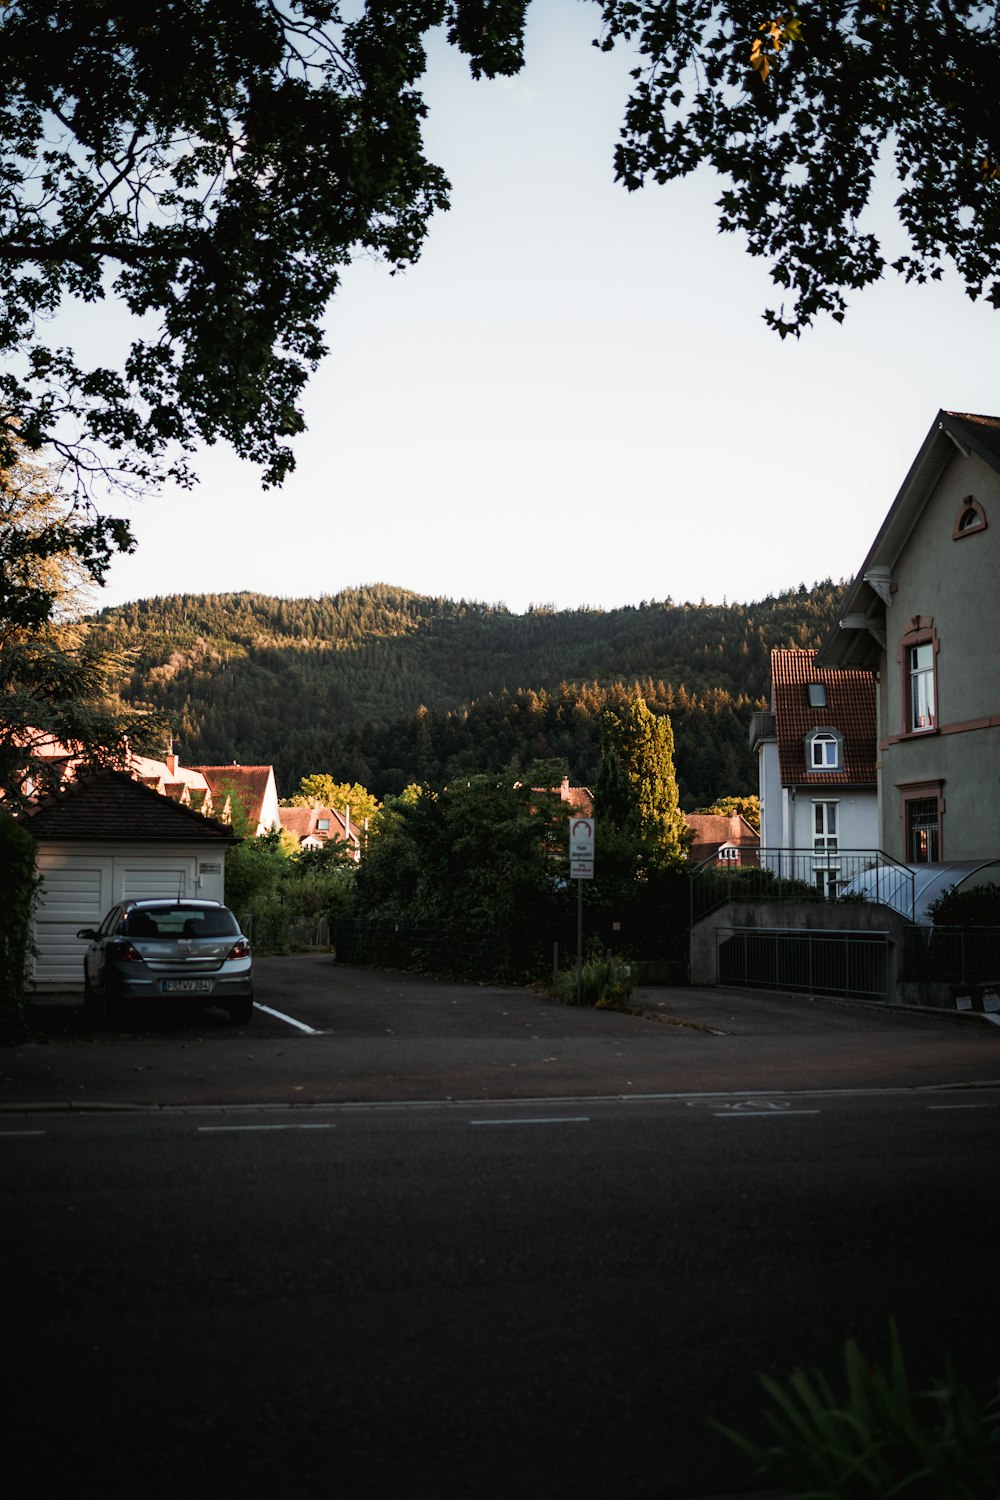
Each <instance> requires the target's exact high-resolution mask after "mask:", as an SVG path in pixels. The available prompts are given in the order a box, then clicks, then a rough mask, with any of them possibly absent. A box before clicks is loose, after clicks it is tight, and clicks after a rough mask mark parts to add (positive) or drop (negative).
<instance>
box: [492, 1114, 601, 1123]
mask: <svg viewBox="0 0 1000 1500" xmlns="http://www.w3.org/2000/svg"><path fill="white" fill-rule="evenodd" d="M589 1123H590V1116H589V1115H545V1116H539V1118H538V1119H537V1120H470V1121H469V1124H470V1125H588V1124H589Z"/></svg>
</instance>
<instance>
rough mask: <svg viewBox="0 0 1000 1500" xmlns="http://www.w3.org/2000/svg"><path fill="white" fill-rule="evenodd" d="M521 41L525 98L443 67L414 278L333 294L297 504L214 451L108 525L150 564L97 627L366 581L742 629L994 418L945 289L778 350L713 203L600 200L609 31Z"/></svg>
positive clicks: (710, 190) (979, 349)
mask: <svg viewBox="0 0 1000 1500" xmlns="http://www.w3.org/2000/svg"><path fill="white" fill-rule="evenodd" d="M529 16H530V24H529V31H528V39H527V66H526V68H525V71H524V73H523V74H522V75H521V76H520V77H518V78H517V79H514V80H504V81H502V82H492V83H486V82H481V83H474V82H472V81H471V79H469V78H468V72H467V68H465V66H464V64H463V62H462V59H461V58H460V57H459V55H458V54H457V53H455V52H453V51H452V50H451V49H448V48H446V47H444V46H443V45H436V46H434V47H433V49H432V57H431V69H430V74H429V78H428V81H427V89H426V96H427V99H428V103H429V106H430V118H429V121H428V124H427V130H426V140H427V146H428V152H429V155H430V156H431V159H432V160H434V161H436V162H437V163H438V164H439V165H441V166H442V167H443V168H444V170H445V172H446V173H447V175H448V176H449V178H450V179H451V182H452V186H453V193H452V207H451V211H450V212H449V213H447V214H442V215H440V216H438V218H437V219H436V220H435V221H434V223H433V224H432V227H431V232H430V237H429V241H428V244H427V248H426V250H425V251H424V254H423V256H422V258H421V260H420V261H419V263H418V264H417V265H416V266H415V267H414V268H413V269H411V270H409V271H407V272H406V273H404V274H401V275H397V276H390V274H389V273H388V271H387V270H386V269H385V267H383V266H376V265H372V264H367V263H365V264H359V265H356V266H354V267H352V268H351V269H350V271H349V272H348V274H347V276H346V277H345V284H344V286H343V288H342V290H341V292H340V293H339V294H338V296H337V298H336V299H335V301H334V303H333V304H332V306H331V309H330V313H329V318H328V326H329V343H330V351H331V352H330V354H329V356H328V358H327V360H326V362H325V364H324V365H323V366H322V368H321V369H320V370H319V372H318V373H317V374H316V375H315V376H314V377H313V380H312V382H311V384H310V386H309V388H308V392H307V397H306V419H307V423H308V429H309V430H308V432H307V433H306V434H305V435H304V437H303V438H301V439H299V440H298V441H297V443H296V447H295V451H296V455H297V461H298V465H297V469H296V472H295V474H294V475H293V476H292V477H291V479H289V480H288V481H287V482H286V484H285V486H284V487H283V489H282V490H280V491H263V490H262V489H261V487H260V484H259V482H258V479H257V476H256V471H255V470H254V469H252V468H251V467H250V466H248V465H243V464H241V463H239V462H238V461H237V460H236V459H235V458H233V457H232V455H231V454H230V453H228V452H227V451H226V450H223V449H216V450H211V451H209V452H207V453H206V454H205V455H204V456H203V457H202V459H201V461H200V464H199V469H200V473H201V484H200V485H199V487H198V488H197V489H196V490H195V491H194V492H193V493H191V494H185V493H183V492H179V491H176V490H172V489H167V490H163V491H161V492H160V493H159V494H158V495H156V496H153V497H151V498H148V499H146V500H144V501H142V502H141V503H138V504H126V503H124V502H119V503H117V504H116V505H115V507H114V508H115V509H116V510H117V511H118V512H120V513H127V514H128V515H129V516H130V518H131V520H132V523H133V529H134V531H135V533H136V536H137V538H138V543H139V545H138V550H137V552H136V553H135V554H134V555H133V556H132V557H129V558H122V559H119V560H118V561H117V562H116V563H115V565H114V567H113V570H112V572H111V575H110V581H109V585H108V586H107V587H106V588H105V589H104V590H103V592H101V593H99V594H98V595H97V596H95V598H94V601H93V604H94V606H95V607H100V606H103V605H107V604H117V603H121V602H123V601H125V600H129V599H136V598H144V597H149V596H151V595H156V594H169V593H179V592H194V593H208V592H222V591H229V590H239V589H251V590H254V591H257V592H261V593H266V594H277V595H285V596H290V597H300V596H306V595H312V596H318V595H320V594H330V593H336V592H337V591H338V590H340V589H342V588H345V587H355V586H360V585H363V584H366V583H374V582H383V583H388V584H393V585H398V586H400V587H402V588H406V589H410V590H413V591H415V592H417V593H421V594H432V595H444V596H446V597H449V598H453V599H460V598H465V599H477V600H482V601H485V602H488V603H504V604H506V605H507V606H508V607H509V608H510V609H512V610H514V611H516V612H518V613H520V612H522V611H523V610H525V609H526V608H527V607H528V606H529V605H530V604H535V605H546V604H551V605H554V606H555V607H556V608H559V609H569V608H574V607H577V606H600V607H603V608H606V609H610V608H614V607H616V606H619V605H623V604H635V603H639V602H641V601H642V600H653V599H658V600H662V599H666V598H667V597H668V596H669V597H672V598H673V599H675V600H677V601H682V600H693V601H697V600H699V599H701V598H705V599H707V600H709V601H721V600H722V599H723V598H727V599H729V600H730V601H732V600H742V601H751V600H755V599H760V598H763V597H764V596H765V595H767V594H769V593H773V592H776V591H779V590H781V589H783V588H787V587H794V586H797V585H798V584H799V583H805V584H807V585H810V584H812V583H813V582H815V581H816V580H818V579H822V578H826V577H831V576H832V577H833V578H842V577H848V576H850V575H852V574H853V573H854V572H856V570H857V569H858V567H859V566H860V564H861V562H862V561H863V559H864V556H865V554H866V552H867V550H868V547H869V544H870V542H871V541H872V539H873V537H874V535H875V532H876V530H877V529H878V526H879V525H880V523H881V521H882V519H883V517H884V515H885V512H886V511H887V509H888V507H889V505H890V503H891V501H892V499H893V497H894V496H895V494H896V491H897V490H898V488H899V486H900V484H901V483H902V481H903V478H904V477H905V474H906V471H907V469H908V468H909V465H910V463H911V461H912V460H913V458H914V456H915V455H916V452H917V449H918V448H919V446H920V444H921V442H922V440H923V438H924V436H925V434H926V432H927V430H928V428H929V426H930V424H931V422H932V420H933V418H934V416H935V414H936V412H937V410H938V408H939V407H945V408H951V409H954V410H960V411H973V412H991V413H995V412H996V411H997V410H998V409H1000V397H998V395H997V393H996V389H995V387H996V373H995V372H996V368H997V360H996V353H995V349H996V342H997V338H998V335H1000V315H998V314H997V313H996V312H994V311H992V310H991V309H989V308H988V307H987V306H986V305H985V304H975V303H972V302H970V301H969V299H968V298H967V297H966V296H965V294H964V292H963V291H962V289H961V286H960V285H959V283H958V281H957V278H954V277H952V278H950V279H948V280H946V281H945V282H944V283H943V284H939V285H935V286H930V287H906V286H905V285H903V284H902V283H901V282H900V281H899V280H898V278H896V277H894V276H893V277H891V279H889V280H887V281H886V282H885V283H884V284H882V285H880V286H878V287H876V288H874V289H871V290H869V291H867V292H864V293H862V294H859V295H858V296H857V297H856V298H855V299H854V301H853V304H852V306H851V310H850V312H849V313H848V316H847V319H846V321H845V323H844V324H843V325H840V326H838V325H836V324H834V323H832V322H828V323H825V324H823V325H821V326H819V327H817V328H815V329H813V330H812V331H811V332H809V333H806V334H804V335H803V337H802V338H801V339H800V340H798V341H794V340H786V341H784V342H782V341H781V340H779V339H778V337H777V335H775V334H774V333H771V332H769V331H768V330H767V328H766V327H765V325H764V323H763V321H762V318H761V312H762V310H763V309H764V307H765V306H768V305H773V304H774V303H775V302H776V300H777V297H776V293H775V291H774V289H773V288H772V286H771V283H770V280H769V277H768V275H767V269H766V266H765V265H764V264H763V263H762V262H759V261H754V260H752V259H750V257H749V256H747V255H746V253H745V251H744V250H743V248H742V246H741V242H740V241H739V240H738V239H737V238H736V237H735V236H732V235H727V236H723V235H719V234H718V233H717V231H716V227H715V226H716V211H715V210H714V208H713V202H714V199H715V198H717V197H718V194H719V191H720V187H721V184H720V183H719V182H718V181H716V180H714V179H713V178H712V177H710V176H707V175H706V176H705V177H704V178H700V179H697V180H692V179H688V180H686V181H685V182H683V183H675V184H671V185H668V186H666V187H663V188H652V187H651V188H646V189H643V190H642V191H641V192H639V193H635V194H632V195H630V194H628V193H626V191H625V190H624V188H622V187H620V186H617V185H616V184H615V183H614V180H613V169H612V152H613V149H614V144H615V141H616V139H617V135H618V129H619V123H620V120H621V116H622V110H623V105H624V101H625V98H626V93H627V83H628V78H627V69H628V64H629V60H628V58H627V56H626V55H624V54H622V55H620V56H619V55H612V56H608V55H605V54H602V53H599V52H597V51H596V49H593V48H592V47H591V46H590V41H591V39H592V38H593V37H594V36H595V35H596V33H597V22H598V19H599V13H598V10H597V7H596V6H594V5H592V4H583V3H580V0H534V3H533V4H532V6H531V8H530V11H529ZM888 201H889V200H888V199H887V204H888ZM884 215H885V207H883V209H882V210H881V211H879V212H878V214H877V217H878V220H879V222H888V220H887V219H885V218H884Z"/></svg>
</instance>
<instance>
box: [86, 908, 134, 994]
mask: <svg viewBox="0 0 1000 1500" xmlns="http://www.w3.org/2000/svg"><path fill="white" fill-rule="evenodd" d="M123 915H124V914H123V912H122V909H121V907H120V906H115V907H112V909H111V911H109V912H108V914H107V916H106V917H105V918H104V921H103V922H102V923H101V925H100V927H98V929H97V936H96V937H95V938H94V939H93V940H92V942H91V943H90V946H89V947H88V949H87V953H86V957H85V959H84V964H85V966H86V973H87V983H88V984H89V985H90V987H91V988H92V989H94V990H96V991H103V990H104V985H105V979H104V970H105V957H106V954H107V948H108V944H109V942H110V941H111V939H112V938H113V937H114V936H115V935H116V934H117V932H118V931H119V929H120V928H121V925H122V920H123Z"/></svg>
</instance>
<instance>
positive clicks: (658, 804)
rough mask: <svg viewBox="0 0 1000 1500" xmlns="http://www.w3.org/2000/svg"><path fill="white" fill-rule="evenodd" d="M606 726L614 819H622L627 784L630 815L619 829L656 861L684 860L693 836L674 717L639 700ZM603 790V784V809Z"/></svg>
mask: <svg viewBox="0 0 1000 1500" xmlns="http://www.w3.org/2000/svg"><path fill="white" fill-rule="evenodd" d="M601 723H602V731H603V738H602V767H603V778H604V779H603V788H604V790H605V794H606V795H607V797H608V807H609V811H610V812H611V815H612V817H613V818H617V819H621V816H622V811H623V810H624V805H623V801H622V798H623V788H624V785H625V784H627V787H628V803H627V812H626V816H625V819H624V820H622V821H620V822H619V825H618V826H619V827H622V828H623V830H624V828H625V827H626V826H629V827H631V828H632V829H633V830H634V831H635V832H636V833H638V834H639V836H640V837H641V838H642V839H643V841H644V842H645V843H646V844H647V846H648V848H649V850H650V851H651V854H652V855H653V857H654V858H655V859H661V858H663V857H664V856H667V857H670V856H679V855H682V854H683V852H684V849H685V847H686V844H687V843H688V842H689V836H688V832H687V825H686V823H685V820H684V814H683V813H682V812H681V810H680V806H679V802H678V792H677V777H676V774H675V772H674V733H673V729H672V727H671V724H670V720H669V718H668V717H667V715H666V714H654V713H652V711H651V710H650V708H649V706H648V705H647V703H646V701H645V699H644V698H638V697H637V698H635V699H634V700H633V702H632V703H631V704H630V705H629V706H628V708H627V709H625V710H624V712H622V713H613V712H611V711H609V712H607V713H605V714H604V716H603V718H602V721H601ZM616 762H617V766H616ZM623 777H624V781H623ZM600 788H601V783H600V782H599V794H598V808H599V809H600V807H601V801H600Z"/></svg>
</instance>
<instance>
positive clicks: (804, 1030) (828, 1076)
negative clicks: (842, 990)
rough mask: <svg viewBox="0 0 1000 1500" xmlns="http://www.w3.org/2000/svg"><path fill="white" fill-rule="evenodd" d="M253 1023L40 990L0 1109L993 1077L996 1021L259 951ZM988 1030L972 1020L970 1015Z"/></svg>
mask: <svg viewBox="0 0 1000 1500" xmlns="http://www.w3.org/2000/svg"><path fill="white" fill-rule="evenodd" d="M257 979H258V985H257V999H258V1002H259V1004H258V1008H257V1009H256V1010H255V1014H254V1018H253V1022H252V1024H251V1025H249V1026H239V1025H233V1024H232V1023H231V1022H230V1021H229V1018H228V1016H227V1014H226V1013H225V1012H224V1011H221V1010H219V1011H213V1010H186V1011H184V1012H179V1011H177V1010H176V1009H175V1008H174V1007H173V1005H170V1004H167V1003H166V1002H164V1005H163V1006H162V1007H161V1008H159V1009H151V1010H149V1011H145V1012H144V1013H143V1014H142V1015H136V1016H134V1017H131V1018H129V1020H128V1021H127V1022H126V1023H123V1024H119V1025H118V1026H117V1027H115V1028H108V1029H106V1030H103V1031H96V1032H95V1031H94V1030H92V1029H91V1027H90V1026H89V1023H88V1021H87V1018H86V1017H85V1016H84V1013H83V1006H82V1003H81V1000H80V997H75V996H66V995H62V996H59V995H48V996H44V997H39V998H38V999H37V1001H36V1003H35V1004H33V1005H32V1007H31V1010H30V1016H29V1021H30V1036H29V1038H28V1040H27V1041H26V1042H25V1043H24V1044H23V1045H21V1046H18V1047H13V1048H3V1049H0V1110H17V1109H29V1108H46V1107H52V1108H57V1109H65V1108H67V1107H69V1108H101V1109H108V1108H120V1107H124V1108H140V1109H142V1108H161V1107H184V1108H189V1107H201V1106H223V1107H227V1108H230V1107H242V1106H247V1105H254V1104H268V1105H273V1104H283V1105H286V1106H299V1105H309V1106H313V1105H320V1104H323V1103H341V1102H348V1101H356V1100H361V1101H371V1100H380V1099H399V1100H404V1101H405V1100H416V1099H421V1100H429V1099H447V1098H485V1097H496V1098H511V1097H525V1098H527V1097H540V1096H543V1095H546V1094H551V1095H559V1096H564V1097H570V1096H574V1095H581V1096H582V1095H587V1094H602V1095H603V1094H607V1093H614V1094H622V1095H624V1094H657V1093H665V1092H669V1093H688V1092H692V1091H699V1090H720V1089H721V1090H730V1091H731V1090H743V1091H748V1090H753V1091H760V1090H762V1089H764V1090H768V1089H769V1090H778V1089H781V1090H788V1089H800V1088H803V1087H817V1086H819V1087H830V1088H843V1087H853V1086H856V1085H858V1084H863V1085H864V1086H867V1087H887V1086H888V1087H893V1088H896V1087H909V1086H913V1087H924V1086H928V1085H932V1086H937V1085H938V1084H939V1083H940V1082H941V1081H942V1080H944V1081H947V1082H948V1083H955V1082H961V1083H982V1082H986V1081H988V1080H991V1079H997V1078H1000V1051H998V1047H997V1042H998V1039H1000V1028H995V1027H993V1028H985V1029H986V1030H987V1031H988V1033H989V1034H988V1035H984V1031H983V1027H982V1026H977V1025H976V1024H975V1022H974V1020H973V1018H971V1017H968V1016H961V1015H958V1014H946V1013H940V1012H929V1011H917V1010H914V1009H904V1008H901V1007H884V1006H874V1005H866V1004H864V1003H863V1002H846V1001H843V1002H842V1001H837V1000H827V999H817V998H814V997H809V996H802V995H788V994H778V993H773V992H761V991H742V990H730V989H689V988H683V987H678V988H663V989H652V988H651V989H643V990H637V991H635V992H633V995H632V997H631V1009H630V1010H629V1012H627V1013H624V1012H619V1011H613V1010H597V1009H591V1008H587V1007H581V1008H577V1007H576V1006H567V1005H562V1004H559V1003H558V1002H556V1001H555V1000H553V999H552V998H551V997H550V996H548V995H546V994H544V993H541V992H538V991H535V990H533V989H530V988H527V987H521V988H504V987H502V986H486V985H474V984H455V983H451V982H448V981H445V980H437V979H429V978H426V977H425V976H420V975H415V974H406V973H397V972H389V971H380V970H371V969H361V968H352V967H348V966H339V965H337V964H336V963H335V962H334V960H333V959H332V957H331V956H330V955H329V954H325V955H291V956H290V957H288V958H271V957H264V958H261V959H260V960H259V961H258V970H257ZM978 1021H979V1022H980V1023H981V1022H982V1021H983V1018H982V1017H979V1018H978Z"/></svg>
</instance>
